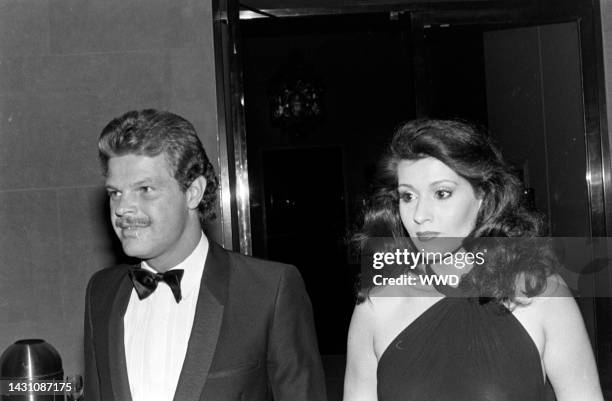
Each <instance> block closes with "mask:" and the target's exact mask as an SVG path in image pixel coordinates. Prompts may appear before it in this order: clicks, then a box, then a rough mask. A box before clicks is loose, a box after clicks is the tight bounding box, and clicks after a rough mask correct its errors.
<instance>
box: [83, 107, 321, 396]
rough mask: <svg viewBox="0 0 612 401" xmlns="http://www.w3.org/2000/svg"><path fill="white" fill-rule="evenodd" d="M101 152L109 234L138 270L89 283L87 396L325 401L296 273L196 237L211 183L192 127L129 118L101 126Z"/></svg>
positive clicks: (158, 117) (168, 117)
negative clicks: (108, 216) (109, 227)
mask: <svg viewBox="0 0 612 401" xmlns="http://www.w3.org/2000/svg"><path fill="white" fill-rule="evenodd" d="M98 148H99V154H100V159H101V162H102V166H103V170H104V176H105V177H106V188H107V191H108V195H109V203H110V214H111V223H112V225H113V229H114V230H115V233H116V234H117V236H118V237H119V240H120V241H121V244H122V247H123V250H124V252H125V253H126V254H127V255H128V256H131V257H135V258H138V259H140V260H141V263H140V264H139V265H137V266H127V265H121V266H115V267H111V268H108V269H104V270H102V271H99V272H97V273H96V274H95V275H94V276H93V277H92V279H91V280H90V282H89V285H88V287H87V296H86V310H85V365H86V371H85V399H87V401H97V400H100V401H110V400H116V401H124V400H133V401H156V400H160V401H171V400H175V401H189V400H194V401H195V400H202V401H203V400H207V401H223V400H249V401H258V400H272V399H273V400H276V401H282V400H292V401H294V400H299V401H309V400H313V401H320V400H324V399H325V387H324V382H323V380H324V379H323V373H322V369H321V361H320V356H319V352H318V347H317V343H316V337H315V332H314V328H313V326H314V325H313V319H312V310H311V306H310V301H309V299H308V296H307V295H306V292H305V290H304V286H303V283H302V280H301V277H300V276H299V273H298V272H297V270H296V269H295V268H294V267H292V266H287V265H282V264H278V263H272V262H267V261H262V260H258V259H255V258H251V257H247V256H243V255H240V254H237V253H233V252H228V251H226V250H224V249H223V248H221V247H220V246H219V245H217V244H215V243H214V242H212V241H210V240H209V239H208V238H207V237H206V235H204V233H203V232H202V228H201V225H200V220H203V219H207V218H211V217H212V214H213V212H212V210H213V205H214V202H215V196H216V195H215V193H216V189H217V186H218V181H217V178H216V176H215V173H214V170H213V168H212V165H211V164H210V162H209V161H208V158H207V156H206V153H205V151H204V149H203V147H202V144H201V142H200V141H199V139H198V137H197V134H196V132H195V130H194V128H193V126H192V125H191V123H189V122H188V121H187V120H185V119H183V118H182V117H179V116H177V115H174V114H171V113H168V112H161V111H156V110H143V111H131V112H128V113H126V114H124V115H123V116H121V117H119V118H117V119H115V120H113V121H111V122H110V123H109V124H108V125H107V126H106V127H105V128H104V130H103V131H102V134H101V135H100V139H99V143H98Z"/></svg>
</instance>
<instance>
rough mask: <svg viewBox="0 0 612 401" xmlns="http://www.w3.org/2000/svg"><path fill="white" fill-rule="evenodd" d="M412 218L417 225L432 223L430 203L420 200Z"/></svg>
mask: <svg viewBox="0 0 612 401" xmlns="http://www.w3.org/2000/svg"><path fill="white" fill-rule="evenodd" d="M412 218H413V220H414V222H415V223H417V224H423V223H425V222H426V221H431V218H432V212H431V205H430V204H429V202H427V201H426V200H422V199H419V200H418V201H417V204H416V207H415V209H414V215H413V217H412Z"/></svg>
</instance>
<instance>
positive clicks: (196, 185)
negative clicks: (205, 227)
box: [185, 176, 206, 209]
mask: <svg viewBox="0 0 612 401" xmlns="http://www.w3.org/2000/svg"><path fill="white" fill-rule="evenodd" d="M204 191H206V178H204V176H199V177H198V178H196V179H195V180H193V182H192V183H191V185H189V187H188V188H187V190H186V191H185V195H186V196H187V207H188V208H189V209H197V208H198V205H199V204H200V201H201V200H202V197H203V196H204Z"/></svg>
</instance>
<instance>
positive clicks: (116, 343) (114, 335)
mask: <svg viewBox="0 0 612 401" xmlns="http://www.w3.org/2000/svg"><path fill="white" fill-rule="evenodd" d="M132 288H133V286H132V282H131V281H130V279H129V277H128V275H127V268H126V274H125V275H124V276H123V278H122V279H121V281H120V283H119V286H118V289H117V294H116V296H115V300H114V301H113V303H112V305H111V308H110V317H109V322H108V323H109V324H108V329H109V332H108V350H109V364H110V366H109V367H110V379H111V387H112V389H113V395H114V397H115V400H118V401H119V400H120V401H131V400H132V395H131V392H130V384H129V381H128V375H127V365H126V362H125V346H124V340H123V316H124V315H125V311H126V309H127V306H128V303H129V301H130V295H131V294H132Z"/></svg>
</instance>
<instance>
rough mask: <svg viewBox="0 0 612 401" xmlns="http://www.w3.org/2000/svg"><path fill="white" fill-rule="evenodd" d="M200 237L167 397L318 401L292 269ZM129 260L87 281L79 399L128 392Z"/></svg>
mask: <svg viewBox="0 0 612 401" xmlns="http://www.w3.org/2000/svg"><path fill="white" fill-rule="evenodd" d="M209 244H210V246H209V249H208V255H207V257H206V262H205V264H204V274H203V275H202V282H201V285H200V292H199V296H198V300H197V305H196V312H195V317H194V321H193V328H192V331H191V335H190V337H189V343H188V347H187V353H186V355H185V361H184V363H183V368H182V371H181V374H180V377H179V381H178V385H177V389H176V392H175V395H174V401H196V400H200V401H225V400H248V401H260V400H261V401H264V400H265V401H267V400H275V401H289V400H291V401H324V400H325V399H326V395H325V384H324V376H323V370H322V367H321V358H320V355H319V350H318V346H317V341H316V335H315V331H314V322H313V317H312V308H311V304H310V300H309V298H308V295H307V294H306V291H305V289H304V285H303V282H302V279H301V277H300V275H299V273H298V271H297V269H296V268H295V267H293V266H289V265H283V264H280V263H274V262H269V261H263V260H259V259H255V258H252V257H248V256H244V255H241V254H238V253H234V252H229V251H226V250H225V249H223V248H222V247H220V246H219V245H217V244H215V243H214V242H212V241H210V242H209ZM128 269H129V266H127V265H120V266H115V267H111V268H108V269H104V270H101V271H99V272H97V273H96V274H94V276H93V277H92V278H91V280H90V282H89V285H88V286H87V295H86V305H85V385H84V392H85V397H84V398H85V399H86V400H87V401H131V394H130V387H129V383H128V376H127V367H126V366H127V365H126V361H125V349H124V339H123V316H124V314H125V311H126V308H127V305H128V302H129V300H130V295H131V293H132V288H133V286H132V282H131V280H130V278H129V276H128ZM160 368H163V367H160Z"/></svg>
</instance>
